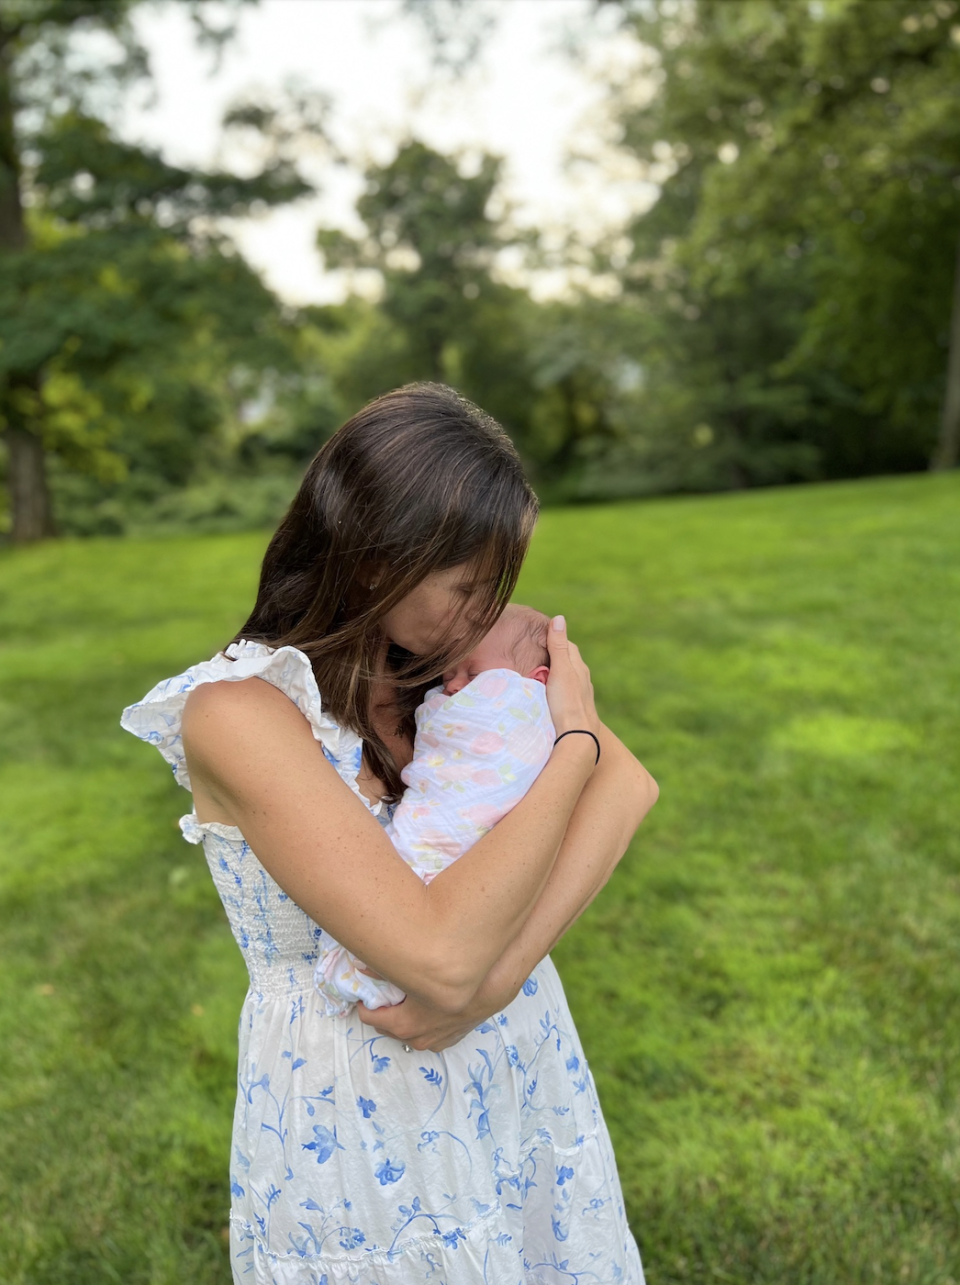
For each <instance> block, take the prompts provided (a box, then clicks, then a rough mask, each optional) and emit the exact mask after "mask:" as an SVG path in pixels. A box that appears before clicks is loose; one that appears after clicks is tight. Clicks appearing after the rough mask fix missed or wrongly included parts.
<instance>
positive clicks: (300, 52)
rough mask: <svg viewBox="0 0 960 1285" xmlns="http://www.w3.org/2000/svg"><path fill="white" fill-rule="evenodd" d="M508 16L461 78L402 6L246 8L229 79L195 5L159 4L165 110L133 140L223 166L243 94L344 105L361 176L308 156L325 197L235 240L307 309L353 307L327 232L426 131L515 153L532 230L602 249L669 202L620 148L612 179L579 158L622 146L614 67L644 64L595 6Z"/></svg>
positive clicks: (156, 103) (143, 118)
mask: <svg viewBox="0 0 960 1285" xmlns="http://www.w3.org/2000/svg"><path fill="white" fill-rule="evenodd" d="M495 12H496V16H497V22H496V26H495V28H494V31H493V33H492V35H491V36H490V38H489V39H488V41H487V42H486V44H485V46H484V49H483V53H482V56H481V58H480V59H479V61H478V63H477V65H476V66H475V67H474V68H473V69H472V70H471V71H470V72H469V73H468V74H467V75H466V76H464V77H462V78H460V79H459V80H456V81H454V80H452V79H451V78H449V77H444V76H439V75H438V74H437V72H436V69H435V68H434V66H433V65H432V63H431V59H430V55H429V50H428V47H427V43H426V41H425V39H424V38H423V35H422V32H421V30H420V28H419V26H418V24H417V23H415V22H413V21H412V20H411V19H409V18H403V17H401V16H400V15H399V12H398V5H397V3H396V0H260V3H259V5H257V6H255V7H254V6H252V7H251V8H250V9H249V10H246V11H244V12H243V13H242V16H241V19H240V25H239V36H238V38H237V39H236V40H235V41H234V42H233V43H232V44H231V45H230V46H229V47H228V49H227V51H226V53H225V54H224V56H223V60H222V64H221V66H220V68H219V69H217V70H214V69H213V64H212V59H211V56H210V53H209V52H208V51H207V52H205V51H203V50H200V49H198V48H197V45H196V41H195V39H194V35H193V32H192V28H191V25H190V21H189V17H188V15H187V13H186V11H185V8H182V7H178V5H176V4H168V5H162V6H159V7H157V8H149V7H148V8H146V9H145V10H141V12H140V15H139V16H138V28H139V31H140V34H141V36H142V38H143V40H144V42H145V44H146V45H147V48H148V50H149V51H150V56H151V63H152V67H153V72H154V79H155V86H156V93H155V96H154V100H153V102H152V103H149V104H140V105H138V106H136V107H131V108H129V109H128V110H127V113H126V115H125V119H124V124H123V132H124V133H125V134H127V135H128V136H129V137H131V138H134V139H137V140H138V141H147V142H151V143H153V144H155V145H157V146H158V147H160V148H161V149H162V151H163V153H164V155H165V156H167V157H168V158H169V159H170V160H171V161H174V162H192V163H195V164H210V163H212V162H214V161H215V160H216V159H217V158H218V156H220V157H221V158H223V156H224V155H225V154H224V153H223V152H222V151H219V150H218V149H220V148H221V147H222V143H221V136H220V130H219V120H220V117H221V115H222V113H223V111H224V110H225V108H226V107H227V106H228V105H229V104H230V103H231V102H232V101H234V100H235V99H237V98H238V97H240V96H242V95H244V94H246V93H249V92H251V91H254V92H255V91H257V90H270V89H271V88H273V89H276V88H278V87H280V86H281V85H283V83H284V82H285V81H289V80H294V81H298V82H299V83H301V84H302V85H304V86H307V87H309V88H311V89H313V90H319V91H321V92H323V93H325V94H328V95H329V96H330V99H331V101H332V106H331V112H330V117H329V123H330V130H331V133H332V135H333V137H334V139H335V141H336V143H337V145H338V146H339V148H340V150H341V151H342V152H343V153H344V154H345V156H346V157H347V161H348V163H347V165H345V166H335V165H332V164H331V163H330V161H329V160H328V159H324V158H322V157H320V156H319V155H318V156H316V157H313V158H306V160H305V168H306V169H307V171H308V172H309V174H310V176H311V177H312V178H313V179H314V180H315V181H317V182H318V184H319V186H320V188H321V192H320V195H319V196H318V197H317V198H310V199H308V200H305V201H303V202H300V203H298V204H297V205H295V206H292V207H288V208H286V209H284V210H280V211H276V212H274V213H271V214H268V215H265V216H262V217H260V218H257V219H253V220H244V221H243V222H242V223H238V224H235V225H234V226H233V227H232V229H231V230H232V231H233V234H234V235H235V236H236V239H237V241H238V243H239V244H240V246H241V248H242V249H243V251H244V253H245V254H246V256H247V257H248V259H249V260H250V261H251V262H252V263H253V264H255V266H257V267H258V268H259V269H260V270H261V271H262V272H263V273H264V275H265V276H266V278H267V280H268V282H269V283H270V284H271V285H272V286H273V287H274V288H275V289H276V290H277V291H278V293H280V294H281V295H282V296H283V297H284V298H286V299H288V300H289V301H291V302H294V303H311V302H317V303H324V302H335V301H337V300H339V299H341V298H342V297H343V296H344V294H345V292H346V289H347V282H346V280H345V278H344V277H343V276H342V275H341V274H337V273H327V272H325V271H324V270H323V267H322V262H321V259H320V257H319V255H318V253H317V251H316V249H315V248H314V237H315V232H316V229H317V227H318V226H319V225H320V224H321V223H323V224H325V225H329V226H336V227H341V228H344V229H345V230H347V231H351V230H352V231H357V230H358V224H357V220H356V215H355V213H354V208H353V207H354V202H355V200H356V198H357V196H358V195H359V194H360V192H361V191H362V179H361V171H362V169H363V166H364V165H365V164H366V163H367V162H368V161H369V160H371V159H374V160H377V161H380V162H384V161H386V160H388V159H389V158H390V157H391V156H392V155H393V152H394V150H395V148H396V145H397V142H398V141H400V140H401V139H402V138H404V137H405V136H408V135H409V134H411V133H412V134H414V135H416V136H417V137H418V138H421V139H422V140H423V141H425V142H426V143H428V144H430V145H431V146H433V147H435V148H437V149H439V150H441V151H444V152H451V151H454V150H458V149H463V150H465V151H467V152H469V151H470V149H478V148H480V149H485V150H487V151H491V152H494V153H497V154H499V155H502V156H503V157H504V158H505V183H504V195H505V197H506V198H507V200H508V201H509V202H510V203H511V205H512V207H513V209H514V212H515V219H516V221H517V222H518V223H523V224H526V225H534V226H537V227H541V228H544V229H546V230H547V231H548V233H552V234H553V236H554V237H556V238H559V237H560V236H561V235H562V234H563V233H565V232H566V231H568V230H574V231H576V232H577V233H579V234H580V235H581V236H582V237H585V238H587V239H592V238H593V237H595V236H596V235H598V234H599V233H600V232H601V231H602V230H603V229H606V228H611V227H615V226H617V225H618V224H619V223H621V222H622V220H623V219H625V218H626V217H627V216H628V215H629V214H630V213H632V212H635V211H637V210H640V209H643V208H645V207H646V206H647V205H648V204H649V203H650V201H651V199H652V194H653V191H654V189H652V188H651V187H650V185H649V184H647V183H645V182H644V181H643V180H642V178H641V176H640V173H639V171H638V169H637V167H636V165H635V163H633V162H631V160H630V158H628V157H625V156H619V155H614V154H612V153H611V149H610V148H609V146H607V148H606V156H605V164H604V165H603V167H602V168H599V169H598V168H597V167H595V166H592V165H583V164H575V165H573V166H570V165H568V164H565V157H566V155H567V153H568V152H569V151H570V150H580V151H583V150H586V151H590V152H595V151H597V149H598V148H599V147H602V146H603V145H604V139H605V137H608V136H609V131H610V126H609V122H608V121H607V119H606V115H605V112H604V100H605V91H604V83H603V82H604V76H605V75H606V74H607V73H606V71H605V70H603V69H606V68H610V67H617V68H620V69H621V70H622V69H623V67H624V66H626V65H629V62H628V60H629V57H630V47H629V45H628V42H627V41H625V40H624V39H623V38H621V37H618V36H617V35H616V33H615V31H614V29H613V24H612V22H611V21H610V19H609V18H607V17H606V16H604V14H603V13H602V12H601V14H600V15H598V14H596V13H595V12H594V10H593V6H592V5H591V4H590V2H589V0H496V3H495ZM565 41H567V42H568V43H569V42H572V43H573V44H574V46H575V47H576V49H577V51H578V52H577V55H575V56H572V55H571V53H570V52H569V50H565V49H564V48H563V45H564V42H565ZM505 270H509V267H508V265H507V268H506V269H505ZM527 284H528V285H529V286H530V287H531V289H532V291H533V293H534V294H536V295H538V296H539V297H545V296H547V295H550V294H556V293H560V292H561V291H562V290H563V288H564V287H565V285H566V284H567V277H566V275H565V274H564V273H562V272H556V271H554V272H547V271H545V272H542V273H540V274H538V275H537V277H536V278H535V279H533V280H528V281H527Z"/></svg>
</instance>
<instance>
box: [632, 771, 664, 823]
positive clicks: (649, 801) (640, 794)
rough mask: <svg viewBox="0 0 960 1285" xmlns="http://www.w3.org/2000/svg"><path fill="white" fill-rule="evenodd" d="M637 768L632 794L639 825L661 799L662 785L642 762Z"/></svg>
mask: <svg viewBox="0 0 960 1285" xmlns="http://www.w3.org/2000/svg"><path fill="white" fill-rule="evenodd" d="M637 769H638V771H637V779H636V786H635V788H634V790H633V792H632V794H633V798H634V800H635V803H636V808H637V813H636V816H637V825H639V824H640V822H641V821H642V820H643V819H644V817H645V816H646V815H647V813H648V812H649V811H650V809H651V808H652V807H653V805H654V804H655V803H656V801H657V799H659V797H660V786H659V785H658V784H657V783H656V781H655V780H654V778H653V777H652V776H651V775H650V773H649V772H648V771H647V769H646V768H645V767H644V766H643V764H642V763H637Z"/></svg>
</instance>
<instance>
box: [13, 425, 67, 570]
mask: <svg viewBox="0 0 960 1285" xmlns="http://www.w3.org/2000/svg"><path fill="white" fill-rule="evenodd" d="M4 438H5V440H6V443H7V455H8V462H7V472H8V486H9V488H10V508H11V510H12V513H13V529H12V531H11V533H10V535H11V538H12V540H13V543H14V544H26V543H27V542H28V541H30V540H42V539H43V538H44V537H45V536H48V535H54V534H55V531H54V526H53V511H52V509H51V506H50V492H49V489H48V488H47V473H46V459H45V456H44V453H43V443H42V442H41V441H40V439H39V438H38V437H36V436H34V434H33V433H28V432H25V431H24V430H23V429H22V428H8V429H7V431H6V432H5V433H4Z"/></svg>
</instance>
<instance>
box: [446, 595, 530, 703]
mask: <svg viewBox="0 0 960 1285" xmlns="http://www.w3.org/2000/svg"><path fill="white" fill-rule="evenodd" d="M549 625H550V617H549V616H545V615H544V614H543V612H542V611H534V609H533V608H532V607H521V606H519V605H518V604H516V603H510V604H509V606H507V607H505V608H504V610H503V615H502V616H501V617H500V619H499V620H498V621H497V623H496V624H495V625H494V626H493V628H492V629H491V630H490V632H489V633H488V634H484V636H483V637H482V638H481V639H480V641H479V643H477V645H476V647H474V649H473V651H472V652H471V653H470V655H469V656H467V657H466V658H465V659H464V660H461V662H460V664H459V665H456V666H455V667H454V668H453V669H448V670H447V671H446V672H445V673H444V675H443V690H444V694H445V695H447V696H453V695H454V694H455V693H456V692H458V691H460V689H461V688H463V687H466V685H467V683H469V682H472V680H473V679H474V678H476V676H477V675H478V674H482V673H483V672H484V670H486V669H512V670H514V671H515V672H516V673H518V674H522V675H523V677H524V678H535V679H536V680H537V682H538V683H545V682H546V681H547V677H548V675H549V673H550V653H549V652H548V651H547V629H548V627H549Z"/></svg>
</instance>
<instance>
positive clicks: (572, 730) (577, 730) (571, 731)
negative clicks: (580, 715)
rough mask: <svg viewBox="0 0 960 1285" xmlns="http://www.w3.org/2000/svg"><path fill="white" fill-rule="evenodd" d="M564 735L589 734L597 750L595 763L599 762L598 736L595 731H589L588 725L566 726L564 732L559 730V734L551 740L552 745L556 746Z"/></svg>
mask: <svg viewBox="0 0 960 1285" xmlns="http://www.w3.org/2000/svg"><path fill="white" fill-rule="evenodd" d="M566 736H589V737H590V740H591V741H592V742H593V744H594V745H595V746H596V750H597V757H596V762H597V763H599V762H600V738H599V736H597V734H596V732H591V731H590V729H589V728H588V727H568V728H567V730H566V731H565V732H561V733H560V735H559V736H558V737H557V738H556V740H555V741H554V742H553V744H554V747H556V746H557V745H558V744H559V742H560V741H562V740H563V739H564V737H566Z"/></svg>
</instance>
